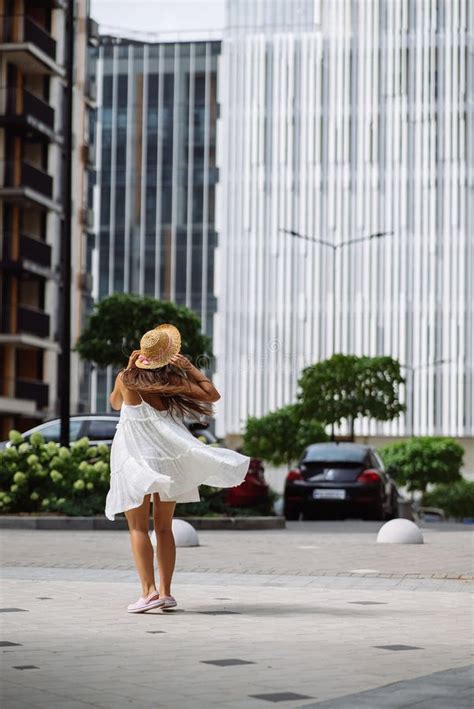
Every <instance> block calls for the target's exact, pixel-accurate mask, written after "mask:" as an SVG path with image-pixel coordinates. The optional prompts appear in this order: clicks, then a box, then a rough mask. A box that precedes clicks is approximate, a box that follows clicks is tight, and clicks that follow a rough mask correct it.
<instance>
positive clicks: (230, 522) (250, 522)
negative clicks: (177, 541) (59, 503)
mask: <svg viewBox="0 0 474 709" xmlns="http://www.w3.org/2000/svg"><path fill="white" fill-rule="evenodd" d="M177 519H183V520H184V521H185V522H189V524H191V525H192V526H193V527H194V529H202V530H211V529H217V530H218V529H241V530H242V529H247V530H254V529H285V526H286V520H285V518H284V517H177ZM0 529H56V530H75V531H78V530H88V531H90V530H94V529H100V530H104V529H105V530H123V529H125V530H128V525H127V520H126V519H125V517H117V518H116V519H115V521H113V522H112V521H111V520H109V519H107V518H106V517H61V516H57V517H55V516H51V517H34V516H31V517H29V516H28V517H27V516H22V515H2V516H0ZM150 529H153V520H152V519H151V518H150Z"/></svg>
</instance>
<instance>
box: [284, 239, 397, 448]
mask: <svg viewBox="0 0 474 709" xmlns="http://www.w3.org/2000/svg"><path fill="white" fill-rule="evenodd" d="M278 231H280V232H282V233H283V234H289V235H290V236H293V237H295V238H297V239H303V240H304V241H312V242H313V243H315V244H321V246H326V247H327V248H329V249H331V250H332V253H333V258H332V282H333V298H332V353H333V354H335V353H336V265H337V261H336V254H337V252H338V250H339V249H344V248H347V247H349V246H352V245H353V244H360V243H363V242H365V241H372V240H373V239H381V238H383V237H385V236H392V235H393V231H377V232H374V233H373V234H366V235H365V236H360V237H357V238H356V239H351V240H350V241H338V242H337V243H335V244H333V243H332V242H331V241H327V239H320V238H318V237H316V236H308V235H306V234H301V233H300V232H299V231H295V230H294V229H284V228H282V227H280V229H279V230H278ZM331 439H332V440H334V439H335V436H334V424H333V425H332V426H331Z"/></svg>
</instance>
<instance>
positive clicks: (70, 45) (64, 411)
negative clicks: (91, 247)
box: [58, 0, 75, 446]
mask: <svg viewBox="0 0 474 709" xmlns="http://www.w3.org/2000/svg"><path fill="white" fill-rule="evenodd" d="M74 5H75V2H74V0H69V2H68V3H67V8H66V90H65V97H64V176H63V177H64V192H63V209H64V217H63V221H62V225H61V265H60V270H61V298H60V306H59V324H60V332H59V340H60V345H61V354H60V357H59V375H58V393H59V415H60V419H61V431H60V441H61V445H63V446H68V445H69V419H70V407H71V229H72V101H73V83H74Z"/></svg>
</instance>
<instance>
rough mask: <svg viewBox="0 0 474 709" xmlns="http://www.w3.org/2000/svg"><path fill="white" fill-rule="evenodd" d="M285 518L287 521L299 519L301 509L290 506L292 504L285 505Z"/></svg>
mask: <svg viewBox="0 0 474 709" xmlns="http://www.w3.org/2000/svg"><path fill="white" fill-rule="evenodd" d="M284 514H285V519H287V520H288V522H296V521H298V520H299V518H300V517H301V510H300V509H299V507H292V506H289V505H288V506H287V507H285V513H284Z"/></svg>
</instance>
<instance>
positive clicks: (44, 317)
mask: <svg viewBox="0 0 474 709" xmlns="http://www.w3.org/2000/svg"><path fill="white" fill-rule="evenodd" d="M17 330H18V332H19V333H26V334H28V335H36V336H37V337H49V315H48V314H47V313H44V312H43V311H42V310H36V308H35V309H33V308H26V307H24V306H19V308H18V311H17Z"/></svg>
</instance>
